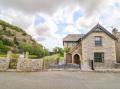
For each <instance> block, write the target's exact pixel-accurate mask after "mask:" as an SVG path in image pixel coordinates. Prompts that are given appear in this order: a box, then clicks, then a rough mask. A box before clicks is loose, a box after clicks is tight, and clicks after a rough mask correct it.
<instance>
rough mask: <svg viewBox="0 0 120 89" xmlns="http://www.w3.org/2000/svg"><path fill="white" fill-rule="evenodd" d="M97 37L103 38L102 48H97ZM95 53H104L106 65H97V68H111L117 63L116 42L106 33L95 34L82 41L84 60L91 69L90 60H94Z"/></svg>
mask: <svg viewBox="0 0 120 89" xmlns="http://www.w3.org/2000/svg"><path fill="white" fill-rule="evenodd" d="M95 36H102V43H103V44H102V46H100V47H96V46H95V38H94V37H95ZM94 52H104V63H95V67H96V68H103V67H104V68H108V67H109V68H111V67H112V66H113V64H114V63H116V51H115V40H113V39H112V38H110V37H109V36H108V35H107V34H105V33H104V32H99V33H98V32H93V33H91V34H90V35H89V36H88V37H86V38H85V39H83V41H82V60H83V64H84V65H85V67H87V68H89V66H86V65H88V64H89V63H87V62H88V60H94Z"/></svg>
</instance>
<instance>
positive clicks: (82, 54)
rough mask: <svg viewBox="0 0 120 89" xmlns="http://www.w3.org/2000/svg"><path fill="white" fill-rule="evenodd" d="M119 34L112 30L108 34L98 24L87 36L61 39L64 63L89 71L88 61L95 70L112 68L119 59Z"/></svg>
mask: <svg viewBox="0 0 120 89" xmlns="http://www.w3.org/2000/svg"><path fill="white" fill-rule="evenodd" d="M119 37H120V33H119V32H117V30H116V29H113V33H110V32H109V31H108V30H106V29H105V28H104V27H103V26H101V25H100V24H97V25H95V26H94V27H93V28H92V29H91V30H90V31H89V32H88V33H87V34H68V35H67V36H66V37H65V38H64V39H63V45H64V48H70V51H69V52H67V53H65V55H64V57H65V62H66V63H72V64H79V65H80V68H81V69H90V68H91V67H90V61H91V60H92V63H93V64H94V67H95V68H96V69H97V68H99V69H100V68H109V69H111V68H113V67H114V64H115V63H116V62H118V61H119V59H120V55H119V53H120V46H119V45H120V40H119Z"/></svg>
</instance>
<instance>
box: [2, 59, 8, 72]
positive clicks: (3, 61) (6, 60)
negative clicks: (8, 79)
mask: <svg viewBox="0 0 120 89" xmlns="http://www.w3.org/2000/svg"><path fill="white" fill-rule="evenodd" d="M9 62H10V60H9V59H8V58H0V71H6V70H7V69H8V68H9Z"/></svg>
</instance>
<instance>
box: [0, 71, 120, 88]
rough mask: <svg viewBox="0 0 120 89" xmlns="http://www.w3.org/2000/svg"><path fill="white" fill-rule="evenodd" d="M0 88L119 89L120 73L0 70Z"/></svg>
mask: <svg viewBox="0 0 120 89" xmlns="http://www.w3.org/2000/svg"><path fill="white" fill-rule="evenodd" d="M0 89H120V73H98V72H80V71H78V72H66V71H52V72H0Z"/></svg>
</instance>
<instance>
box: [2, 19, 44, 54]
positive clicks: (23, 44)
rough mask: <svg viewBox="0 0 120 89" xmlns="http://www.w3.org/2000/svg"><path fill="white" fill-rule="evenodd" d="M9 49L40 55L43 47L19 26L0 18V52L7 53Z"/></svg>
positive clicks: (15, 51)
mask: <svg viewBox="0 0 120 89" xmlns="http://www.w3.org/2000/svg"><path fill="white" fill-rule="evenodd" d="M9 50H11V51H12V52H14V53H22V52H25V51H29V52H30V54H36V55H40V56H42V54H43V53H42V51H43V47H42V45H41V44H38V43H37V42H36V41H35V40H33V39H32V37H31V36H30V35H28V34H27V33H26V32H25V31H24V30H22V29H21V28H20V27H17V26H14V25H12V24H9V23H7V22H5V21H3V20H0V53H7V51H9Z"/></svg>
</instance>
